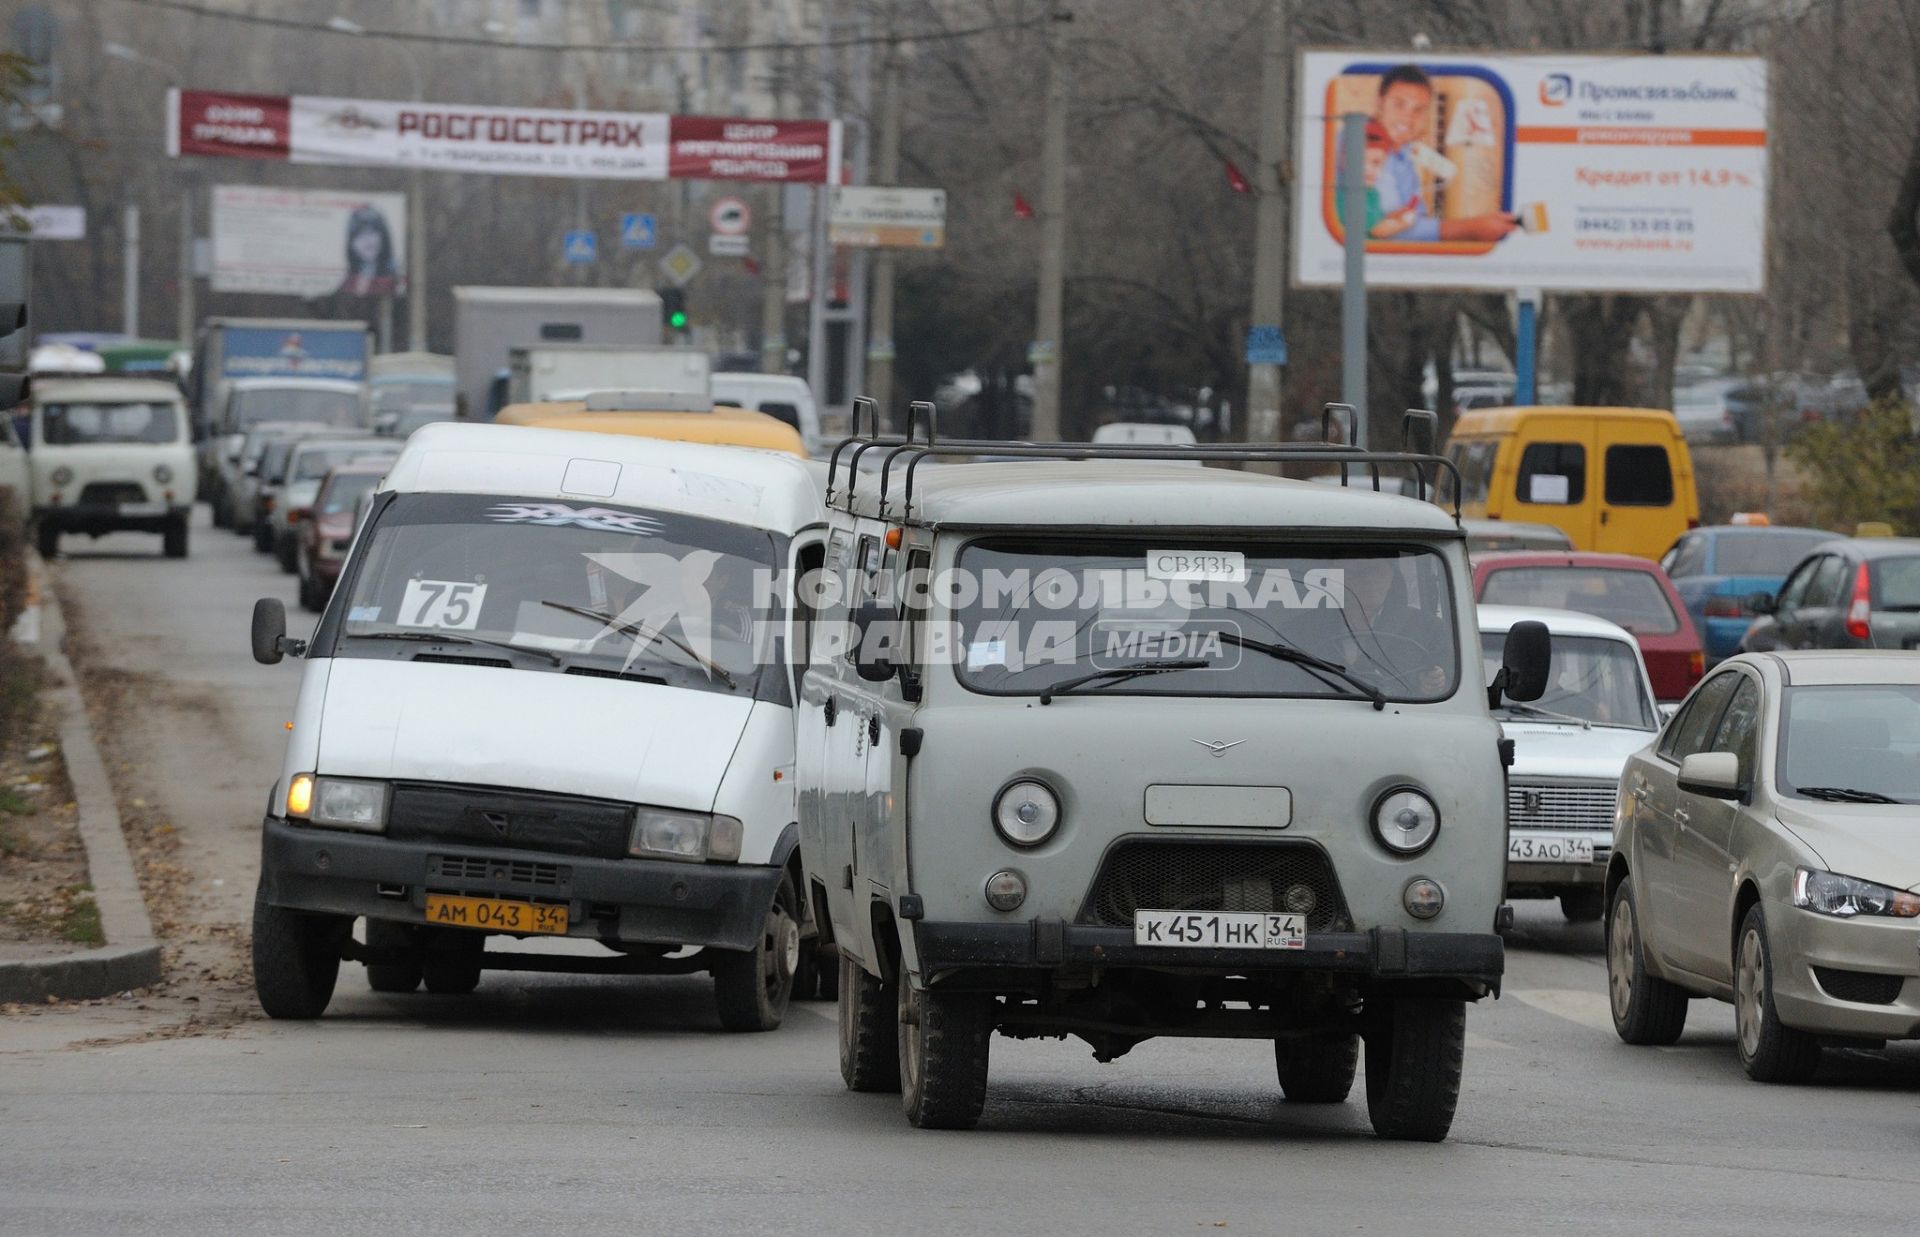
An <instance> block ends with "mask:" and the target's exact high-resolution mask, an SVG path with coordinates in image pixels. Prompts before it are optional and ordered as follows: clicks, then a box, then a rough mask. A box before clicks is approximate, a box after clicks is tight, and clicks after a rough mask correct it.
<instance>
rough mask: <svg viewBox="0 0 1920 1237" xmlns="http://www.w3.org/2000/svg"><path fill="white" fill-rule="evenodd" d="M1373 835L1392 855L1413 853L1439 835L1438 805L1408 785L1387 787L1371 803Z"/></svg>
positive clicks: (1417, 852) (1422, 848) (1429, 843)
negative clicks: (1393, 788) (1386, 789)
mask: <svg viewBox="0 0 1920 1237" xmlns="http://www.w3.org/2000/svg"><path fill="white" fill-rule="evenodd" d="M1373 835H1374V836H1375V837H1377V838H1379V839H1380V845H1382V846H1384V847H1386V848H1387V849H1388V850H1390V851H1392V852H1393V853H1394V854H1396V855H1417V854H1419V853H1420V852H1421V851H1423V850H1425V849H1426V848H1427V847H1429V846H1432V845H1433V839H1434V838H1436V837H1438V836H1439V835H1440V809H1439V808H1437V807H1435V806H1434V805H1433V800H1431V799H1429V798H1427V797H1426V796H1425V795H1423V794H1421V793H1420V792H1419V791H1417V790H1413V789H1410V788H1409V787H1405V786H1402V787H1399V788H1398V789H1395V790H1389V791H1388V792H1387V793H1386V794H1384V795H1381V796H1380V799H1379V802H1377V803H1375V804H1374V805H1373Z"/></svg>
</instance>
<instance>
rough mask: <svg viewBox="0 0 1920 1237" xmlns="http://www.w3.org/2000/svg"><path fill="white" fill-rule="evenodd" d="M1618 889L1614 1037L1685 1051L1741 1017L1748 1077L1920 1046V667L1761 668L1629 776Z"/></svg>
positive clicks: (1894, 659)
mask: <svg viewBox="0 0 1920 1237" xmlns="http://www.w3.org/2000/svg"><path fill="white" fill-rule="evenodd" d="M1620 791H1621V794H1620V810H1619V820H1618V822H1617V824H1616V828H1615V843H1614V846H1615V849H1614V852H1613V859H1612V863H1611V866H1610V867H1609V869H1608V873H1607V899H1608V901H1607V907H1608V914H1607V973H1608V978H1609V986H1610V995H1611V999H1612V1007H1613V1022H1614V1027H1615V1029H1616V1030H1617V1031H1618V1032H1619V1033H1620V1038H1622V1039H1624V1040H1626V1041H1627V1042H1628V1043H1630V1044H1670V1043H1672V1042H1673V1041H1675V1040H1676V1039H1678V1038H1679V1037H1680V1032H1681V1029H1682V1028H1683V1027H1684V1026H1685V1024H1686V1019H1687V1003H1688V1001H1689V1000H1690V999H1692V998H1694V997H1713V998H1715V999H1717V1000H1722V1001H1731V1002H1733V1005H1734V1010H1735V1022H1736V1025H1737V1027H1738V1031H1739V1035H1738V1046H1739V1052H1740V1060H1741V1063H1742V1064H1743V1065H1745V1066H1746V1070H1747V1073H1748V1074H1749V1075H1751V1076H1752V1077H1754V1078H1756V1079H1759V1080H1761V1081H1763V1082H1802V1081H1805V1080H1807V1079H1808V1078H1810V1077H1811V1076H1812V1074H1813V1072H1814V1070H1815V1068H1816V1067H1817V1066H1818V1064H1819V1061H1820V1048H1821V1044H1822V1041H1831V1040H1840V1041H1851V1042H1854V1043H1865V1044H1868V1045H1877V1044H1879V1043H1880V1042H1883V1041H1885V1040H1891V1039H1913V1038H1917V1037H1920V894H1916V892H1915V891H1916V889H1917V888H1920V654H1912V653H1890V652H1805V653H1747V654H1742V655H1741V656H1738V657H1735V658H1733V659H1731V660H1729V661H1727V662H1724V663H1722V664H1721V666H1720V667H1718V668H1717V669H1716V670H1715V671H1714V673H1713V674H1711V675H1710V676H1708V677H1707V678H1706V679H1705V680H1703V681H1702V682H1701V683H1700V685H1699V686H1698V687H1696V688H1695V689H1694V691H1693V694H1692V695H1690V696H1689V697H1688V698H1687V700H1686V702H1685V703H1684V704H1683V705H1682V706H1681V708H1680V711H1679V712H1678V713H1677V714H1676V715H1675V716H1674V718H1673V720H1672V721H1671V722H1669V723H1668V725H1667V727H1666V729H1665V730H1664V731H1663V732H1662V733H1661V736H1660V740H1659V742H1657V743H1655V744H1653V745H1652V746H1650V747H1648V748H1646V749H1645V750H1643V751H1641V752H1639V753H1637V754H1636V755H1634V756H1633V757H1632V758H1631V759H1629V760H1628V762H1627V767H1626V771H1625V772H1624V773H1623V774H1622V776H1621V783H1620Z"/></svg>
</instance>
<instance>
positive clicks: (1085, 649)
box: [951, 538, 1459, 701]
mask: <svg viewBox="0 0 1920 1237" xmlns="http://www.w3.org/2000/svg"><path fill="white" fill-rule="evenodd" d="M957 567H958V571H957V573H956V579H955V581H954V589H953V591H952V593H951V597H952V600H953V601H954V603H955V613H954V618H955V620H956V621H957V623H958V625H959V631H958V633H957V635H958V644H957V646H956V649H955V662H956V672H957V673H958V674H959V676H960V680H961V682H962V683H964V684H966V685H967V686H968V687H970V688H972V689H973V690H975V691H982V692H993V693H1001V694H1015V695H1037V694H1039V693H1041V692H1042V691H1044V690H1046V689H1048V688H1050V687H1058V686H1060V685H1062V684H1064V683H1066V682H1067V681H1068V680H1072V679H1077V678H1082V677H1084V676H1086V675H1088V674H1089V673H1092V672H1096V671H1102V670H1107V669H1111V668H1123V667H1127V666H1132V665H1137V664H1139V663H1141V662H1147V661H1155V660H1160V659H1178V660H1182V661H1186V660H1194V661H1198V662H1200V663H1201V664H1200V665H1198V666H1193V667H1188V668H1182V669H1176V670H1170V671H1168V672H1166V673H1155V674H1150V675H1139V676H1135V677H1128V678H1120V679H1116V680H1106V681H1102V682H1096V683H1091V684H1088V685H1087V686H1085V687H1083V688H1080V689H1078V690H1085V691H1107V692H1113V693H1137V694H1143V695H1168V696H1354V695H1365V694H1366V691H1367V688H1362V687H1359V686H1357V685H1356V684H1355V683H1354V682H1352V681H1350V680H1349V679H1348V678H1346V677H1343V675H1342V674H1341V673H1336V672H1335V671H1344V672H1346V673H1347V674H1350V675H1352V676H1353V677H1354V678H1357V679H1359V680H1360V681H1361V682H1362V683H1364V684H1366V685H1367V687H1368V688H1372V689H1377V691H1378V692H1379V693H1380V694H1382V695H1384V696H1385V697H1386V698H1387V699H1390V700H1407V701H1421V700H1439V699H1444V698H1445V697H1447V696H1450V695H1452V694H1453V691H1454V688H1455V685H1456V683H1457V680H1458V678H1459V652H1458V637H1457V635H1456V631H1457V628H1456V626H1455V621H1454V607H1453V595H1452V591H1451V589H1450V588H1449V587H1448V577H1447V564H1446V560H1445V559H1444V558H1442V557H1441V556H1440V555H1439V554H1437V553H1435V552H1433V551H1432V550H1429V549H1418V548H1413V547H1399V546H1383V547H1372V546H1367V547H1361V546H1353V545H1314V544H1309V543H1290V544H1277V543H1271V542H1269V543H1220V542H1217V541H1213V540H1211V539H1208V538H1188V539H1183V540H1182V541H1180V542H1177V543H1151V544H1150V543H1145V542H1137V541H1091V540H1058V541H1030V540H1017V539H1013V538H989V539H984V540H981V541H976V542H973V543H972V544H970V545H968V546H967V547H966V548H965V549H964V550H962V552H961V554H960V558H959V561H958V564H957ZM1258 645H1265V646H1268V648H1267V651H1263V650H1262V649H1260V648H1259V647H1257V646H1258ZM1273 650H1279V651H1278V652H1275V651H1273ZM1288 654H1293V655H1294V656H1288ZM1297 654H1306V655H1307V657H1308V658H1310V659H1318V660H1320V661H1323V662H1326V663H1331V664H1332V666H1333V667H1334V670H1329V669H1327V668H1326V667H1324V666H1322V667H1314V666H1310V665H1305V664H1301V659H1300V658H1299V657H1298V656H1297Z"/></svg>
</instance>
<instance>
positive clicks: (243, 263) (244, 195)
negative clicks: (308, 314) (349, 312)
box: [210, 185, 407, 298]
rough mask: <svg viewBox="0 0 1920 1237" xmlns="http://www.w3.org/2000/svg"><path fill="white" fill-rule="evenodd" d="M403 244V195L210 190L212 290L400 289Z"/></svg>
mask: <svg viewBox="0 0 1920 1237" xmlns="http://www.w3.org/2000/svg"><path fill="white" fill-rule="evenodd" d="M406 243H407V199H406V195H404V194H399V193H368V192H366V191H365V190H360V189H273V188H266V187H262V186H256V185H215V186H214V188H213V271H212V274H211V276H210V278H211V280H212V283H213V290H214V291H215V292H272V293H280V294H283V295H286V296H299V297H306V298H314V297H322V296H332V295H334V294H335V293H341V294H344V295H347V296H399V295H404V294H405V292H406V290H407V288H406V270H407V254H406Z"/></svg>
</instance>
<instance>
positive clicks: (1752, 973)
mask: <svg viewBox="0 0 1920 1237" xmlns="http://www.w3.org/2000/svg"><path fill="white" fill-rule="evenodd" d="M1733 1025H1734V1028H1735V1030H1736V1031H1737V1032H1738V1034H1737V1035H1736V1037H1735V1042H1736V1043H1737V1044H1738V1045H1739V1048H1740V1064H1742V1065H1744V1066H1746V1068H1747V1077H1749V1078H1751V1079H1753V1080H1754V1081H1755V1082H1808V1081H1811V1080H1812V1078H1813V1072H1814V1071H1815V1070H1816V1069H1818V1068H1819V1067H1820V1041H1819V1040H1818V1039H1817V1038H1815V1037H1814V1036H1812V1035H1809V1034H1807V1033H1806V1032H1805V1031H1797V1030H1795V1029H1794V1028H1792V1027H1790V1026H1785V1025H1783V1024H1782V1023H1781V1021H1780V1015H1779V1013H1778V1012H1777V1011H1776V1010H1775V1009H1774V1007H1773V950H1772V949H1771V948H1770V947H1769V946H1768V944H1767V917H1766V914H1765V912H1763V911H1762V910H1761V909H1760V905H1759V903H1755V904H1754V905H1753V906H1751V907H1749V908H1748V910H1747V917H1746V919H1745V920H1744V921H1743V922H1742V923H1741V925H1740V944H1739V945H1738V947H1736V949H1735V950H1734V955H1733Z"/></svg>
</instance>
